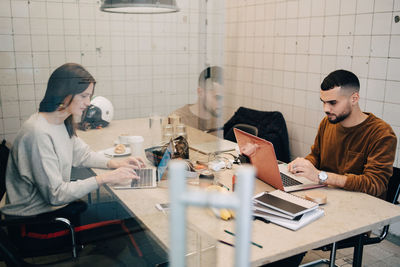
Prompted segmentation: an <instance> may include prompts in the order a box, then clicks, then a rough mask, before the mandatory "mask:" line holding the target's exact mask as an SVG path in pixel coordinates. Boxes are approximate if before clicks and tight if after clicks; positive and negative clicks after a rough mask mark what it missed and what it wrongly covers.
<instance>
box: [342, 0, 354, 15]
mask: <svg viewBox="0 0 400 267" xmlns="http://www.w3.org/2000/svg"><path fill="white" fill-rule="evenodd" d="M356 5H357V0H342V1H341V2H340V14H341V15H347V14H355V13H356Z"/></svg>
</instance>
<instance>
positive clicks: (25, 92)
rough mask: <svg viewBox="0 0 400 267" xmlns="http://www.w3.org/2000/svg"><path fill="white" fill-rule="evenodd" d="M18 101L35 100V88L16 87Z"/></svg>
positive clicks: (23, 85)
mask: <svg viewBox="0 0 400 267" xmlns="http://www.w3.org/2000/svg"><path fill="white" fill-rule="evenodd" d="M15 91H17V90H15ZM18 100H20V101H21V100H25V101H27V100H35V87H34V86H33V84H19V85H18Z"/></svg>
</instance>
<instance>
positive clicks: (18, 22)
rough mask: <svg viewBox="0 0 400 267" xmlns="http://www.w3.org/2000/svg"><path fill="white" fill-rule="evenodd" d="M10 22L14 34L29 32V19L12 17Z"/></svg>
mask: <svg viewBox="0 0 400 267" xmlns="http://www.w3.org/2000/svg"><path fill="white" fill-rule="evenodd" d="M12 24H13V32H14V34H29V33H30V26H29V19H27V18H13V19H12Z"/></svg>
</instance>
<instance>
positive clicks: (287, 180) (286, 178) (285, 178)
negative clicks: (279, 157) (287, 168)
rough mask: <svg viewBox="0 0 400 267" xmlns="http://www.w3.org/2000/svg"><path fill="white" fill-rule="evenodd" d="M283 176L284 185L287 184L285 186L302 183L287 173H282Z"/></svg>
mask: <svg viewBox="0 0 400 267" xmlns="http://www.w3.org/2000/svg"><path fill="white" fill-rule="evenodd" d="M281 178H282V183H283V186H285V187H286V186H293V185H299V184H302V183H300V182H299V181H297V180H295V179H293V178H292V177H289V176H287V175H286V174H284V173H281Z"/></svg>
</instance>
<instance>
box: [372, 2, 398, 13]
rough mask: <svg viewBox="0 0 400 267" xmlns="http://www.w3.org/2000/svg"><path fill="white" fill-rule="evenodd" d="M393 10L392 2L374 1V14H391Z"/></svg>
mask: <svg viewBox="0 0 400 267" xmlns="http://www.w3.org/2000/svg"><path fill="white" fill-rule="evenodd" d="M392 9H393V0H379V1H375V8H374V12H391V11H392Z"/></svg>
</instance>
